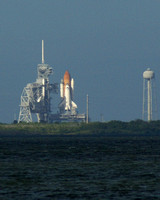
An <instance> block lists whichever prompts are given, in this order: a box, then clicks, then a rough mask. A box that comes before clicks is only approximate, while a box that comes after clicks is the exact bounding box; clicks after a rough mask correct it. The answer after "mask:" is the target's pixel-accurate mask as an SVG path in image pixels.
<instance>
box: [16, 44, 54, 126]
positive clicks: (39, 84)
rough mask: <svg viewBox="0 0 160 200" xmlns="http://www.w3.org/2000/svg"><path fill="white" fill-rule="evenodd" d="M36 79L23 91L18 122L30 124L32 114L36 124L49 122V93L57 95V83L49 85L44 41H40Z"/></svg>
mask: <svg viewBox="0 0 160 200" xmlns="http://www.w3.org/2000/svg"><path fill="white" fill-rule="evenodd" d="M37 73H38V78H37V80H36V82H34V83H29V84H27V86H26V87H25V88H24V89H23V92H22V95H21V105H20V113H19V119H18V122H27V123H29V122H32V115H31V114H32V113H35V114H36V115H37V121H38V122H49V119H50V114H51V103H50V100H51V98H50V95H51V93H53V92H54V93H57V89H58V86H57V83H54V84H50V83H49V76H50V75H51V74H52V73H53V70H52V68H51V67H50V66H49V65H48V64H45V63H44V41H43V40H42V64H38V66H37Z"/></svg>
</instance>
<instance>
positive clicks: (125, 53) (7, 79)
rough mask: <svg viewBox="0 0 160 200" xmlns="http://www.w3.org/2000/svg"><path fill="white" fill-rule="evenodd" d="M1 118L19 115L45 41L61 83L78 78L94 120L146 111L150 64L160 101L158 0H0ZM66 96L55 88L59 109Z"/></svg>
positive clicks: (79, 100) (78, 97) (82, 101)
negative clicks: (65, 78) (67, 76)
mask: <svg viewBox="0 0 160 200" xmlns="http://www.w3.org/2000/svg"><path fill="white" fill-rule="evenodd" d="M0 5H1V6H0V67H1V70H0V91H1V92H0V122H2V123H12V122H13V120H14V119H15V118H18V116H19V110H20V108H19V105H20V97H21V93H22V91H23V88H24V87H25V86H26V85H27V83H33V82H35V81H36V78H37V65H38V64H40V63H41V41H42V40H44V43H45V63H47V64H49V65H50V66H51V67H52V68H53V70H54V74H53V75H52V76H51V77H50V83H53V82H54V83H60V80H61V78H63V76H64V73H65V71H66V70H68V71H69V72H70V74H71V77H72V78H74V81H75V95H74V96H75V98H74V101H75V103H76V104H77V105H78V111H79V113H85V112H86V95H87V94H88V95H89V115H90V119H91V121H101V120H102V118H103V121H110V120H121V121H131V120H136V119H141V118H142V102H143V76H142V74H143V72H144V71H145V70H146V69H147V68H151V69H152V70H153V71H154V72H155V76H156V80H155V81H156V90H157V93H156V95H157V106H158V109H159V108H160V12H159V8H160V1H159V0H154V1H153V0H141V1H139V0H134V1H133V0H128V1H126V0H27V1H26V0H5V1H4V0H0ZM59 102H60V96H59V93H58V94H54V95H53V98H52V102H51V103H52V111H53V113H55V112H57V106H58V103H59Z"/></svg>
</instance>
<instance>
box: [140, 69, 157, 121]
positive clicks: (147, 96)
mask: <svg viewBox="0 0 160 200" xmlns="http://www.w3.org/2000/svg"><path fill="white" fill-rule="evenodd" d="M153 113H154V114H156V113H157V104H156V92H155V73H154V71H152V70H151V69H150V68H148V69H147V70H146V71H144V72H143V111H142V118H143V120H147V121H151V120H155V119H156V116H155V115H154V116H153Z"/></svg>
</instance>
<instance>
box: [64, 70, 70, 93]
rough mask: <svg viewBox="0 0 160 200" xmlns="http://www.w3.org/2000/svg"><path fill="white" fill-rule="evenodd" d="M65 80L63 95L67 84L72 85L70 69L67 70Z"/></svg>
mask: <svg viewBox="0 0 160 200" xmlns="http://www.w3.org/2000/svg"><path fill="white" fill-rule="evenodd" d="M63 81H64V85H63V96H64V94H65V88H66V85H67V84H68V85H69V87H70V86H71V77H70V74H69V72H68V71H66V72H65V74H64V78H63Z"/></svg>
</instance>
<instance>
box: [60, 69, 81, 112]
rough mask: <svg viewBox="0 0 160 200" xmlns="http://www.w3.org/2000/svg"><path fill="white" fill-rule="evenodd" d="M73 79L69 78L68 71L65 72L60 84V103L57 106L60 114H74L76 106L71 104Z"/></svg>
mask: <svg viewBox="0 0 160 200" xmlns="http://www.w3.org/2000/svg"><path fill="white" fill-rule="evenodd" d="M73 93H74V79H73V78H72V79H71V77H70V74H69V72H68V71H66V72H65V74H64V78H63V79H62V80H61V83H60V97H61V99H62V101H61V102H60V104H59V106H58V107H59V108H60V112H61V113H63V112H68V111H69V112H70V113H71V114H76V108H77V105H76V104H75V103H74V102H73Z"/></svg>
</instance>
